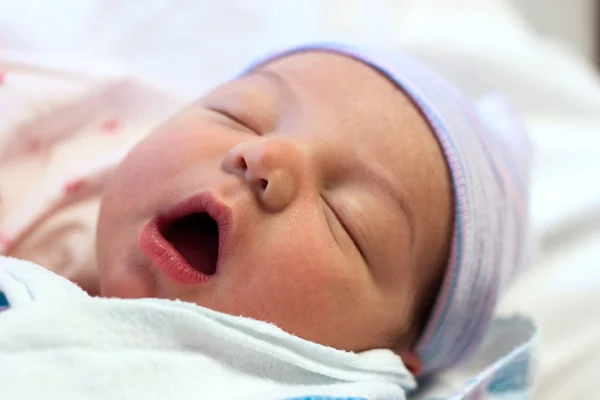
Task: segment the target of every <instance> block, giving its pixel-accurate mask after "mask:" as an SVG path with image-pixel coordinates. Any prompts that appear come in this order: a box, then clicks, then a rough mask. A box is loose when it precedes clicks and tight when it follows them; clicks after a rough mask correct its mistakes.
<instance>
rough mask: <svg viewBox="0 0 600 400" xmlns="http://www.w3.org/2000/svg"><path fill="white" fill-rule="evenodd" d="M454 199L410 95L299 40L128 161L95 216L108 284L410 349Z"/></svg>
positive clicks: (184, 115)
mask: <svg viewBox="0 0 600 400" xmlns="http://www.w3.org/2000/svg"><path fill="white" fill-rule="evenodd" d="M451 207H452V205H451V187H450V183H449V175H448V172H447V170H446V164H445V162H444V158H443V156H442V153H441V150H440V149H439V146H438V143H437V141H436V139H435V138H434V136H433V134H432V132H431V131H430V129H429V127H428V126H427V124H426V123H425V121H424V119H423V118H422V117H421V115H420V114H419V112H418V111H417V109H416V108H415V107H414V106H413V105H412V103H411V102H410V101H409V100H408V99H407V98H406V96H405V95H404V94H403V93H402V92H401V91H400V90H398V89H397V88H396V87H395V86H394V85H393V84H392V83H390V82H389V81H388V80H387V79H386V78H384V77H383V76H381V75H380V74H379V73H378V72H376V71H375V70H373V69H371V68H370V67H368V66H366V65H364V64H362V63H360V62H358V61H356V60H353V59H350V58H347V57H344V56H340V55H335V54H330V53H324V52H308V53H299V54H295V55H291V56H287V57H284V58H281V59H278V60H275V61H271V62H270V63H268V64H267V65H264V66H262V67H261V68H259V69H257V70H255V71H254V72H252V73H250V74H248V75H246V76H245V77H243V78H240V79H238V80H236V81H233V82H231V83H228V84H225V85H223V86H221V87H219V88H217V89H216V90H214V91H213V92H211V93H209V94H208V95H207V96H205V97H203V98H201V99H200V100H198V101H197V102H195V103H194V104H192V105H191V106H189V107H188V108H187V109H185V110H183V111H182V112H181V113H180V114H179V115H177V116H175V117H174V118H172V119H171V120H169V121H168V122H167V123H166V124H164V125H163V126H162V127H160V128H159V129H158V130H156V131H155V132H153V133H152V134H151V135H149V137H148V138H147V139H146V140H144V141H143V142H142V143H140V144H139V145H138V146H137V147H136V148H135V149H134V150H133V151H132V152H131V153H130V154H129V156H128V157H127V158H126V159H125V160H124V162H123V163H122V164H121V165H120V167H119V168H118V170H117V171H116V173H115V175H114V179H113V180H112V182H111V183H110V184H109V186H108V188H107V189H106V193H105V197H104V199H103V203H102V209H101V214H100V220H99V227H98V242H97V251H98V263H99V268H100V279H101V291H102V294H103V295H104V296H110V297H124V298H129V297H158V298H170V299H175V298H178V299H182V300H185V301H190V302H194V303H197V304H199V305H201V306H205V307H208V308H211V309H214V310H217V311H221V312H225V313H229V314H234V315H243V316H246V317H251V318H255V319H259V320H264V321H268V322H272V323H274V324H276V325H277V326H279V327H281V328H282V329H284V330H286V331H288V332H290V333H293V334H295V335H298V336H300V337H302V338H305V339H308V340H311V341H314V342H317V343H321V344H324V345H328V346H332V347H335V348H338V349H343V350H351V351H362V350H367V349H372V348H391V349H394V350H396V351H398V352H402V351H404V350H406V349H408V348H409V347H410V346H411V343H412V342H414V340H415V339H416V335H418V332H416V331H415V329H414V326H415V324H416V323H418V322H419V319H420V318H421V317H422V316H420V315H419V313H421V312H422V308H423V307H422V304H421V303H422V296H421V295H420V294H423V293H425V291H426V290H427V288H426V285H427V282H431V281H432V279H433V278H432V276H433V275H439V273H438V272H436V271H437V270H439V268H437V266H440V265H444V264H445V258H446V256H447V251H448V247H449V241H450V234H451V230H452V218H451ZM436 268H437V270H436Z"/></svg>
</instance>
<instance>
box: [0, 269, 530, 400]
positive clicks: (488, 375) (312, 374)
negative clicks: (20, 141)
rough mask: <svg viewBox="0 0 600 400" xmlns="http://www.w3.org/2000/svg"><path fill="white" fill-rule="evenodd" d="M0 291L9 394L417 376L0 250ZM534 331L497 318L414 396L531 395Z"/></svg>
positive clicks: (286, 385) (133, 394)
mask: <svg viewBox="0 0 600 400" xmlns="http://www.w3.org/2000/svg"><path fill="white" fill-rule="evenodd" d="M0 293H3V296H0V301H5V302H7V303H8V306H9V308H8V309H6V310H4V311H2V312H0V398H2V399H62V400H68V399H142V398H144V399H171V398H177V399H199V398H202V399H237V398H239V399H258V398H260V399H292V398H303V399H317V398H319V399H323V398H343V399H351V398H352V399H358V398H364V399H382V400H383V399H398V400H402V399H405V398H406V397H405V392H413V389H414V388H415V385H416V382H415V380H414V379H413V377H412V376H411V375H410V373H409V372H408V371H407V369H406V368H405V366H404V364H403V363H402V361H401V359H400V358H399V357H397V356H396V355H395V354H394V353H392V352H391V351H389V350H371V351H367V352H363V353H349V352H344V351H340V350H335V349H332V348H328V347H325V346H321V345H318V344H315V343H312V342H308V341H305V340H302V339H300V338H298V337H295V336H292V335H290V334H287V333H285V332H283V331H282V330H280V329H279V328H277V327H275V326H274V325H271V324H268V323H264V322H259V321H255V320H251V319H247V318H242V317H235V316H231V315H226V314H221V313H217V312H214V311H212V310H209V309H206V308H202V307H199V306H196V305H195V304H191V303H185V302H180V301H170V300H159V299H138V300H123V299H102V298H93V297H89V296H88V295H87V294H86V293H85V292H84V291H83V290H81V289H80V288H79V287H77V286H76V285H74V284H72V283H71V282H69V281H67V280H65V279H63V278H61V277H59V276H58V275H55V274H54V273H52V272H50V271H48V270H45V269H43V268H41V267H39V266H37V265H35V264H32V263H29V262H24V261H19V260H16V259H12V258H5V257H0ZM533 333H534V330H533V329H532V325H531V323H529V322H528V321H526V320H524V319H521V318H513V319H507V320H499V321H497V322H496V326H495V328H494V329H492V331H491V332H490V334H489V335H488V340H487V343H486V344H485V345H484V350H485V351H484V352H483V353H481V355H480V356H478V357H476V358H475V360H473V362H472V363H471V364H470V366H466V367H465V368H463V370H462V375H461V374H460V372H459V371H458V372H457V371H453V374H454V375H448V376H440V377H438V378H437V379H436V380H435V381H431V382H428V383H426V384H425V385H424V387H423V389H422V390H421V392H420V393H417V394H414V396H415V397H419V398H431V396H433V395H434V394H435V396H436V398H439V397H440V396H442V395H443V396H444V397H447V398H478V399H479V398H484V397H479V396H484V395H487V398H495V397H494V396H495V395H497V394H499V393H500V394H502V396H505V395H507V394H509V395H513V396H516V397H513V398H527V395H528V393H529V390H530V389H531V388H530V382H531V381H532V379H531V372H532V363H531V361H532V359H531V354H532V353H531V344H532V340H533V337H534V335H533ZM465 373H468V374H472V376H471V378H473V379H471V380H470V381H468V382H467V380H466V379H464V378H465V376H464V374H465ZM442 392H443V393H442ZM319 396H320V397H319ZM328 396H329V397H328Z"/></svg>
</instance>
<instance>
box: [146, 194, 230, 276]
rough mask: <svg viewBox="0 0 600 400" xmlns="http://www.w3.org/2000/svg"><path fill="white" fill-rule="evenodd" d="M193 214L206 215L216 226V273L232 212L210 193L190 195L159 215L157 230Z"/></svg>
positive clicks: (225, 242)
mask: <svg viewBox="0 0 600 400" xmlns="http://www.w3.org/2000/svg"><path fill="white" fill-rule="evenodd" d="M194 213H206V214H208V215H209V216H210V217H211V218H212V219H213V220H214V221H215V222H216V224H217V226H218V231H219V242H218V244H219V249H218V253H217V271H218V270H219V266H220V265H219V264H220V263H221V260H222V255H223V253H224V251H225V248H226V246H227V243H228V241H229V240H228V238H229V227H230V226H231V217H232V212H231V208H230V207H229V206H227V205H226V204H225V203H223V202H222V201H221V200H219V199H218V198H217V196H216V195H215V194H214V193H212V192H202V193H199V194H195V195H192V196H190V197H188V198H187V199H185V200H184V201H182V202H181V203H179V204H177V205H176V206H174V207H173V208H171V209H169V210H168V211H167V212H165V213H163V214H159V216H158V217H157V219H156V222H157V225H158V229H159V230H161V231H162V230H163V229H164V228H165V227H166V226H168V225H169V224H172V223H174V222H175V221H176V220H178V219H180V218H183V217H186V216H188V215H190V214H194Z"/></svg>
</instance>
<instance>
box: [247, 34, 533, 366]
mask: <svg viewBox="0 0 600 400" xmlns="http://www.w3.org/2000/svg"><path fill="white" fill-rule="evenodd" d="M306 50H325V51H332V52H336V53H340V54H344V55H347V56H349V57H353V58H356V59H358V60H360V61H362V62H364V63H366V64H368V65H370V66H372V67H373V68H375V69H377V70H379V71H380V72H382V73H383V74H385V75H386V76H388V77H389V78H390V79H391V80H392V81H393V82H395V83H396V84H397V85H398V87H399V88H401V89H402V90H404V91H405V92H406V93H407V94H408V95H409V96H410V97H411V98H412V99H413V101H414V102H415V103H416V104H417V105H418V106H419V107H420V109H421V110H422V112H423V114H424V115H425V117H426V119H427V120H428V122H429V124H430V126H431V128H432V129H433V131H434V133H435V134H436V136H437V138H438V141H439V142H440V144H441V147H442V149H443V151H444V154H445V156H446V160H447V163H448V166H449V168H450V171H451V175H452V183H453V187H454V195H455V227H454V233H453V238H452V248H451V252H450V256H449V260H448V265H447V268H446V273H445V277H444V280H443V283H442V287H441V289H440V293H439V294H438V297H437V300H436V302H435V305H434V307H433V310H432V312H431V315H430V317H429V321H428V323H427V326H426V328H425V331H424V332H423V334H422V336H421V338H420V339H419V341H418V343H417V346H416V350H417V353H418V354H419V356H420V358H421V361H422V362H423V375H427V374H431V373H434V372H439V371H441V370H444V369H447V368H449V367H451V366H453V365H455V364H457V363H459V362H461V361H464V360H465V359H467V358H468V356H469V355H471V354H472V353H473V352H474V351H475V350H476V349H477V348H478V346H479V344H480V342H481V340H482V338H483V336H484V334H485V332H486V330H487V328H488V326H489V324H490V321H491V318H492V316H493V312H494V308H495V306H496V303H497V301H498V296H499V294H500V293H501V292H502V290H503V289H504V288H505V287H506V284H507V283H508V282H509V281H510V279H511V278H512V277H513V276H514V275H515V272H516V271H518V270H519V269H520V268H521V267H522V266H523V265H524V263H525V261H526V259H525V258H526V256H527V255H528V254H526V251H527V250H528V242H529V241H528V239H529V235H528V232H529V231H528V213H527V208H528V190H529V159H530V149H529V142H528V139H527V136H526V134H525V132H524V130H523V129H522V127H521V126H520V125H519V124H518V122H517V121H518V119H517V118H516V117H515V114H514V113H512V112H511V111H510V108H509V107H508V105H507V104H506V103H505V102H504V101H503V100H501V99H500V98H496V97H490V98H487V99H485V100H483V101H481V102H480V103H478V104H477V105H474V104H472V103H471V102H469V101H468V100H467V99H466V98H465V97H464V96H463V95H462V94H461V93H460V92H459V91H458V90H457V89H456V88H455V87H454V86H453V85H452V84H450V83H449V82H448V81H447V80H446V79H444V78H442V77H441V76H440V75H438V74H437V73H436V72H434V71H433V70H432V69H430V68H429V67H427V66H426V65H424V64H421V63H420V62H418V61H417V60H415V59H413V58H411V57H409V56H407V55H404V54H400V53H399V52H396V51H394V52H393V53H392V52H390V51H389V50H388V51H387V52H385V53H383V52H381V53H378V52H375V51H373V50H372V49H366V48H360V49H359V48H357V47H353V46H348V45H345V44H336V43H319V44H309V45H302V46H297V47H292V48H288V49H286V50H284V51H281V52H276V53H274V54H271V55H270V56H269V57H266V58H263V59H261V60H260V61H259V62H258V63H256V64H254V65H252V66H251V67H250V68H249V69H252V68H255V67H256V65H259V64H262V63H264V62H265V61H267V60H269V59H272V58H277V57H281V56H283V55H286V54H290V53H295V52H299V51H306Z"/></svg>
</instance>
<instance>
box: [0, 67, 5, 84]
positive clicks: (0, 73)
mask: <svg viewBox="0 0 600 400" xmlns="http://www.w3.org/2000/svg"><path fill="white" fill-rule="evenodd" d="M4 82H6V71H4V70H2V69H0V85H2V84H3V83H4Z"/></svg>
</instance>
